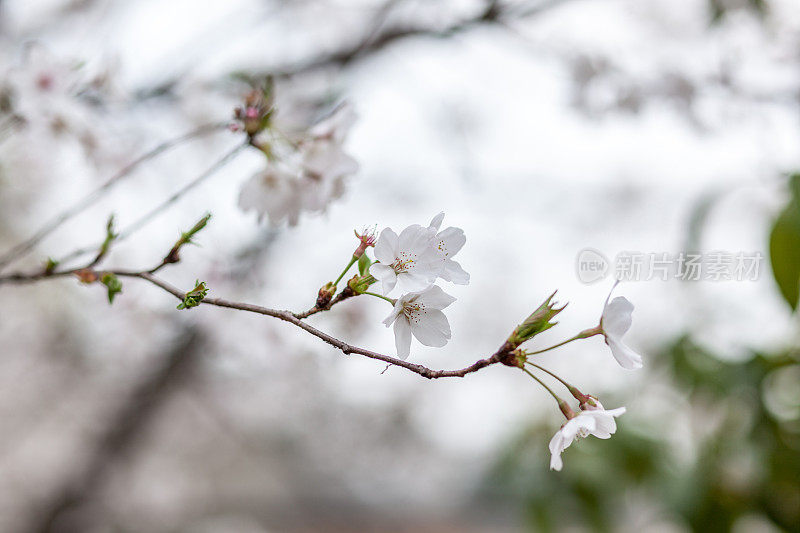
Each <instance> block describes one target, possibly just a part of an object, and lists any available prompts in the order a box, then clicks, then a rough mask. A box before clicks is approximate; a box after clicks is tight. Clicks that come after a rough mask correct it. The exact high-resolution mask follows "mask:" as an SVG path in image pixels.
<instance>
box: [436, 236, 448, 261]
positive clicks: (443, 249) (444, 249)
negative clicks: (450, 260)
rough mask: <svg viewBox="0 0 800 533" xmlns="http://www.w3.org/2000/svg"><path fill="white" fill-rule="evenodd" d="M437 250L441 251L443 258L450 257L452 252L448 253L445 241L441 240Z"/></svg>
mask: <svg viewBox="0 0 800 533" xmlns="http://www.w3.org/2000/svg"><path fill="white" fill-rule="evenodd" d="M436 249H437V250H439V254H440V255H441V256H442V257H447V256H448V255H450V252H448V251H447V245H446V244H445V243H444V241H443V240H440V241H439V242H438V243H437V244H436Z"/></svg>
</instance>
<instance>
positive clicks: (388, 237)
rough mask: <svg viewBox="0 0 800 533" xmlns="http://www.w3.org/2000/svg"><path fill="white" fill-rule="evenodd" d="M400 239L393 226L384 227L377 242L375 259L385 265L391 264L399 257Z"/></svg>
mask: <svg viewBox="0 0 800 533" xmlns="http://www.w3.org/2000/svg"><path fill="white" fill-rule="evenodd" d="M398 240H399V238H398V236H397V233H395V232H394V231H393V230H392V228H384V229H383V231H381V234H380V235H379V236H378V241H377V242H376V243H375V250H374V252H375V259H377V260H378V261H380V262H381V263H384V264H385V265H391V264H392V263H393V262H394V260H395V258H396V257H397V252H398Z"/></svg>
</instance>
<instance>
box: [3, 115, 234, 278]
mask: <svg viewBox="0 0 800 533" xmlns="http://www.w3.org/2000/svg"><path fill="white" fill-rule="evenodd" d="M226 124H227V123H222V122H215V123H212V124H204V125H202V126H200V127H199V128H196V129H194V130H193V131H190V132H189V133H186V134H184V135H181V136H180V137H176V138H174V139H170V140H167V141H164V142H162V143H161V144H159V145H158V146H156V147H155V148H153V149H151V150H149V151H147V152H145V153H144V154H142V155H140V156H139V157H138V158H136V159H134V160H133V161H131V162H130V163H128V164H127V165H125V166H124V167H122V168H121V169H120V170H118V171H117V173H116V174H114V175H113V176H111V177H110V178H109V179H108V180H106V181H105V183H103V184H102V185H100V186H99V187H98V188H96V189H95V190H93V191H92V192H90V193H89V194H88V195H86V196H84V197H83V198H82V199H81V200H79V201H78V202H77V203H75V204H74V205H72V207H69V208H68V209H66V210H64V211H62V212H61V213H59V214H58V215H56V216H55V217H53V218H52V219H50V220H49V221H47V222H46V223H45V224H44V225H43V226H42V227H41V228H40V229H39V230H38V231H37V232H36V233H34V234H33V235H32V236H31V237H29V238H28V239H26V240H25V241H23V242H21V243H19V244H17V245H16V246H13V247H12V248H10V249H9V250H8V251H6V252H5V253H4V254H3V255H2V256H0V270H2V269H3V268H4V267H6V266H8V265H9V264H11V263H12V262H14V261H16V260H17V259H19V258H20V257H22V256H23V255H25V254H26V253H27V252H29V251H30V250H32V249H33V248H34V247H35V246H36V245H37V244H38V243H39V242H41V241H42V240H43V239H44V238H45V237H47V236H48V235H50V234H51V233H53V232H54V231H55V230H56V229H58V228H59V227H60V226H61V225H62V224H64V223H65V222H67V221H68V220H70V219H72V218H74V217H75V216H77V215H78V214H80V213H81V212H83V211H84V210H85V209H87V208H88V207H90V206H91V205H93V204H94V203H95V202H97V201H98V200H99V199H100V198H102V196H103V195H104V194H105V193H107V192H108V191H109V190H110V189H111V188H112V187H113V186H114V185H116V184H117V183H119V182H120V181H122V180H123V179H125V178H126V177H128V176H130V175H131V174H132V173H133V171H134V170H136V169H137V168H138V167H139V166H140V165H142V164H144V163H146V162H147V161H150V160H151V159H154V158H156V157H158V156H159V155H161V154H162V153H164V152H166V151H167V150H169V149H170V148H174V147H176V146H178V145H180V144H183V143H185V142H187V141H190V140H192V139H195V138H197V137H200V136H203V135H206V134H208V133H212V132H214V131H219V130H220V129H221V128H223V127H224V126H225V125H226ZM92 250H94V248H93V249H92Z"/></svg>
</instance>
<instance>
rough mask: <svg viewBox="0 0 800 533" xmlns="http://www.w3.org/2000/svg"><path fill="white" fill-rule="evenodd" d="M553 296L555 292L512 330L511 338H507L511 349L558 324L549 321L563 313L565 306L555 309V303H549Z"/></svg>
mask: <svg viewBox="0 0 800 533" xmlns="http://www.w3.org/2000/svg"><path fill="white" fill-rule="evenodd" d="M555 295H556V293H555V292H554V293H553V294H551V295H550V296H549V297H548V298H547V300H545V301H544V303H542V305H540V306H539V307H538V309H536V311H534V312H533V313H531V315H530V316H529V317H528V318H526V319H525V321H524V322H523V323H522V324H520V325H519V326H517V327H516V328H515V329H514V331H513V332H512V333H511V336H509V337H508V343H509V344H510V345H511V346H512V347H513V348H516V347H517V346H519V345H520V344H522V343H523V342H525V341H527V340H529V339H532V338H533V337H535V336H536V335H538V334H539V333H541V332H543V331H545V330H547V329H550V328H552V327H553V326H555V325H556V324H557V323H558V322H550V320H551V319H552V318H553V317H554V316H556V315H557V314H558V313H560V312H561V311H563V310H564V308H565V307H566V305H564V306H562V307H560V308H557V307H556V304H557V302H552V303H551V300H552V299H553V296H555Z"/></svg>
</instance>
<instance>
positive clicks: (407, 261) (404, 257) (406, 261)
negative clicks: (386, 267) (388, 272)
mask: <svg viewBox="0 0 800 533" xmlns="http://www.w3.org/2000/svg"><path fill="white" fill-rule="evenodd" d="M416 262H417V255H416V254H412V253H410V252H400V254H399V256H398V257H397V260H396V261H395V262H394V263H392V268H394V271H395V273H397V274H402V273H403V272H408V271H409V270H411V269H412V268H414V264H415V263H416Z"/></svg>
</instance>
